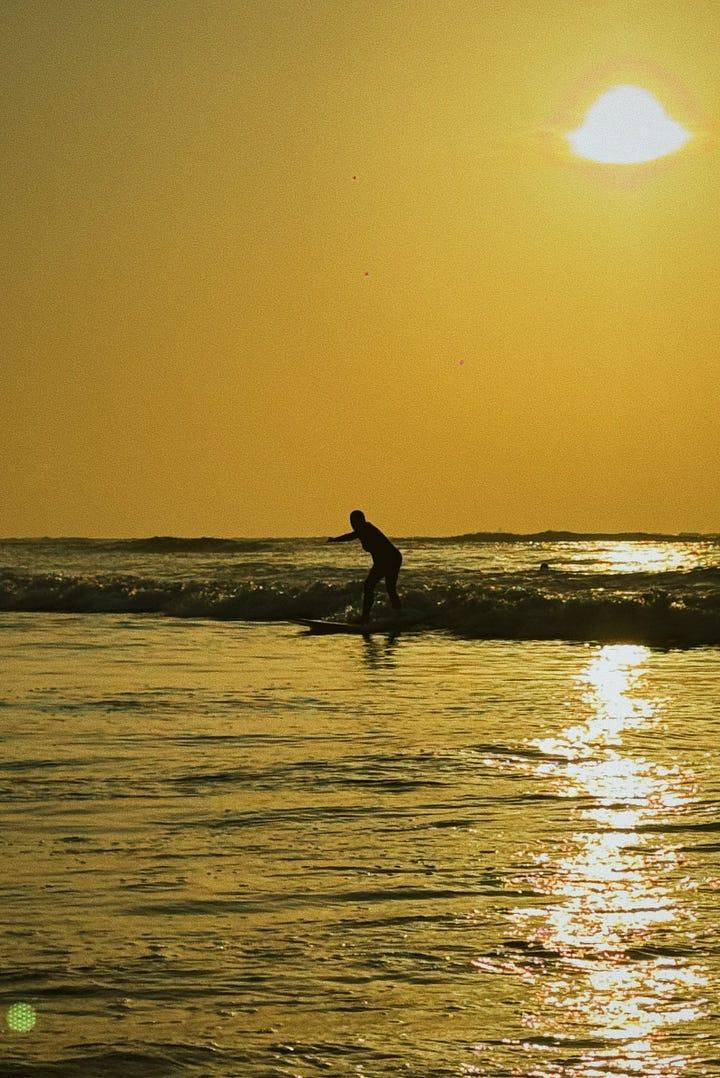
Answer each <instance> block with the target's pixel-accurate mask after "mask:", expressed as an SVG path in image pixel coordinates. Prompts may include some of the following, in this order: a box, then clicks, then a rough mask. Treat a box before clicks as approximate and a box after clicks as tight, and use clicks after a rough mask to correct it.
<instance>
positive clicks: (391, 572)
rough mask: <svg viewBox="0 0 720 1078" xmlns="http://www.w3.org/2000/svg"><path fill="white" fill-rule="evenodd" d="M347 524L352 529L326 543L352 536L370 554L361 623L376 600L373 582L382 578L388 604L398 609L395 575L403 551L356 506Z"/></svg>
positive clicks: (346, 540)
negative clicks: (371, 561)
mask: <svg viewBox="0 0 720 1078" xmlns="http://www.w3.org/2000/svg"><path fill="white" fill-rule="evenodd" d="M350 523H351V524H352V527H353V530H352V531H351V532H346V533H345V534H344V535H336V536H334V537H333V538H332V539H328V543H348V542H350V540H351V539H359V540H360V545H361V546H362V548H363V550H367V552H368V554H371V555H372V560H373V563H372V569H371V570H370V572H369V573H368V575H367V580H366V581H365V587H364V591H363V607H362V616H361V618H360V621H361V623H362V624H363V625H364V624H366V622H367V621H368V619H369V617H370V610H371V609H372V605H373V601H374V599H375V585H376V584H379V582H380V581H381V580H382V579H383V578H384V579H385V587H386V588H387V593H388V595H389V596H390V605H391V606H392V608H393V610H400V607H401V603H400V598H399V596H398V593H397V578H398V574H399V572H400V566H401V565H402V554H401V553H400V551H399V550H398V548H397V547H396V546H394V545H393V543H391V542H390V540H389V539H388V537H387V535H384V534H383V533H382V532H381V531H380V529H379V528H376V527H375V525H374V524H371V523H370V521H369V520H366V519H365V514H364V513H363V512H361V511H360V510H359V509H353V511H352V513H351V514H350Z"/></svg>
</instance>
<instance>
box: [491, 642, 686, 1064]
mask: <svg viewBox="0 0 720 1078" xmlns="http://www.w3.org/2000/svg"><path fill="white" fill-rule="evenodd" d="M648 658H649V652H648V650H647V649H645V648H642V647H635V646H632V647H631V646H609V647H604V648H601V649H600V650H599V651H598V652H596V653H595V654H594V655H593V657H592V659H591V660H590V662H589V663H588V665H587V666H586V668H585V670H584V672H583V673H582V675H581V679H580V682H579V685H578V689H579V693H578V694H577V695H576V702H575V704H574V710H575V713H576V714H578V715H579V718H580V721H578V722H577V723H575V724H573V725H570V726H568V727H567V728H566V729H565V730H563V731H562V732H561V733H560V734H559V735H558V736H557V737H550V738H544V739H539V740H536V741H533V742H532V743H531V745H532V747H533V748H535V749H537V750H538V751H539V752H540V753H541V754H542V756H541V760H540V762H538V761H537V760H534V761H533V762H532V764H531V765H530V766H531V769H532V773H534V775H535V776H536V777H537V778H539V779H541V780H543V782H544V784H545V785H546V786H548V785H549V786H550V788H551V789H552V790H553V792H554V793H555V795H556V796H558V797H561V798H568V799H571V805H572V808H571V812H572V813H573V816H574V820H575V828H574V829H573V830H570V831H569V832H568V831H566V832H565V835H566V837H565V838H564V839H563V838H559V839H558V841H557V843H556V844H551V843H549V842H546V843H544V848H543V849H542V850H541V851H540V852H538V851H537V849H535V851H534V852H531V853H530V854H529V855H528V858H527V860H529V861H530V862H531V865H533V866H534V867H530V866H528V867H527V868H525V870H524V871H523V873H522V876H519V877H518V878H517V879H516V880H515V881H513V882H514V884H516V885H520V887H521V888H522V889H523V890H524V892H525V893H526V894H527V893H528V892H531V893H532V894H533V895H535V896H538V898H540V899H541V901H540V903H537V902H536V903H534V904H532V905H529V904H527V902H526V903H524V904H522V905H518V906H517V907H515V908H514V909H513V910H511V911H510V913H509V919H510V922H511V925H512V930H513V931H512V939H513V940H514V942H512V941H509V942H508V950H509V949H510V948H512V954H508V955H507V960H506V961H505V962H504V963H501V964H500V965H501V966H502V967H503V972H505V973H511V974H514V975H516V976H518V975H519V976H520V977H521V978H522V979H523V980H524V981H525V982H526V983H527V984H528V985H529V986H531V988H530V1001H531V1005H530V1006H529V1007H527V1009H526V1010H525V1013H524V1014H523V1024H524V1026H525V1027H526V1029H528V1030H529V1031H531V1033H532V1037H533V1038H534V1040H533V1044H535V1045H536V1047H537V1050H538V1051H541V1050H542V1051H545V1052H547V1051H548V1050H549V1049H548V1048H547V1045H548V1043H550V1044H553V1045H558V1044H562V1045H573V1046H574V1049H575V1050H574V1053H573V1054H574V1058H575V1061H576V1063H575V1064H574V1065H573V1067H570V1068H568V1069H565V1067H564V1065H563V1069H562V1073H563V1074H568V1075H590V1074H595V1075H603V1074H607V1073H613V1074H617V1073H626V1074H636V1073H637V1074H643V1075H666V1074H667V1075H673V1076H676V1075H680V1074H682V1073H683V1071H684V1070H686V1069H687V1066H688V1065H689V1062H690V1061H689V1060H684V1061H683V1060H681V1059H678V1058H677V1057H674V1058H673V1059H672V1060H671V1059H670V1056H669V1048H668V1047H666V1048H665V1050H664V1051H663V1039H664V1036H665V1034H664V1030H667V1029H668V1027H672V1026H674V1027H677V1025H678V1023H689V1022H692V1021H694V1020H696V1019H699V1018H702V1017H703V1015H704V1014H705V1013H706V1009H707V1003H706V1000H704V999H703V997H702V991H703V987H704V986H706V985H707V973H706V971H705V970H704V969H703V968H701V967H699V966H697V965H693V964H692V963H691V962H690V961H689V960H688V958H687V957H686V953H687V946H686V944H687V939H688V934H689V933H690V932H691V931H692V913H691V909H690V906H689V903H688V901H687V895H686V888H687V881H686V880H684V879H683V876H682V862H681V858H682V854H681V853H680V852H679V851H678V850H677V849H676V848H675V846H674V845H672V844H670V843H669V842H668V838H667V834H666V833H665V834H664V833H663V829H662V820H663V819H667V817H668V816H669V815H675V814H676V813H682V812H685V811H687V810H688V807H689V805H690V803H691V801H692V799H693V794H694V788H693V783H692V778H691V776H689V775H687V774H685V773H683V772H682V771H681V769H680V768H679V767H676V766H661V765H659V764H658V763H657V762H654V761H652V760H648V759H646V758H644V757H643V756H642V755H638V754H636V753H634V752H633V753H631V751H630V750H628V749H627V748H626V747H625V745H624V741H625V740H626V739H627V738H628V735H631V734H632V733H633V732H641V733H642V734H643V735H646V734H647V733H648V732H649V731H651V730H653V729H656V728H657V727H658V725H659V723H660V720H661V716H662V707H663V702H662V700H661V699H659V698H655V697H653V696H651V695H649V694H648V693H647V691H646V689H645V688H644V684H643V683H644V678H645V675H646V672H647V662H648ZM578 701H579V703H578ZM658 736H659V734H658ZM527 860H526V864H527ZM520 887H519V888H518V889H520ZM543 898H544V899H545V901H542V899H543ZM478 968H479V969H481V970H482V969H485V971H486V972H489V969H488V966H487V963H485V962H482V961H481V962H478ZM524 1047H527V1045H524ZM618 1068H620V1069H618ZM533 1073H534V1072H533ZM543 1073H555V1071H554V1069H553V1070H547V1071H543Z"/></svg>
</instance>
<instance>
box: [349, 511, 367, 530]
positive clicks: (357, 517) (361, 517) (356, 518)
mask: <svg viewBox="0 0 720 1078" xmlns="http://www.w3.org/2000/svg"><path fill="white" fill-rule="evenodd" d="M350 523H351V524H352V526H353V528H357V527H358V525H359V524H364V523H365V514H364V513H363V512H362V510H361V509H353V511H352V513H351V514H350Z"/></svg>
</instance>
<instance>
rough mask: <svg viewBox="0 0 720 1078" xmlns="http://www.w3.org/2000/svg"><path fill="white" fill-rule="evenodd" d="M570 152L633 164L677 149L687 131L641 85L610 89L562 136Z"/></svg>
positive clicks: (689, 137)
mask: <svg viewBox="0 0 720 1078" xmlns="http://www.w3.org/2000/svg"><path fill="white" fill-rule="evenodd" d="M565 137H566V138H567V140H568V142H569V144H570V147H571V149H572V151H573V153H574V154H575V155H576V156H577V157H584V158H586V159H587V160H589V161H598V162H600V163H601V164H608V165H637V164H641V163H642V162H644V161H655V160H656V159H657V158H658V157H666V156H667V155H668V154H671V153H675V152H676V151H677V150H679V149H681V148H682V147H683V146H684V145H685V144H686V143H687V142H688V140H689V139H691V138H692V133H691V132H690V131H687V130H686V129H685V128H684V127H683V126H682V124H679V123H678V122H677V121H676V120H673V119H672V117H670V116H668V114H667V112H666V111H665V109H664V108H663V106H662V105H661V104H660V102H659V101H658V100H657V98H656V97H655V96H654V95H653V94H651V93H650V91H649V90H645V89H643V88H642V87H641V86H628V85H623V86H614V87H613V88H612V89H610V90H606V91H605V93H603V94H601V95H600V97H598V99H597V100H596V101H595V102H594V104H592V105H591V106H590V108H589V109H588V111H587V112H586V113H585V117H584V119H583V122H582V124H581V125H580V127H578V128H577V129H576V130H575V131H570V132H568V134H567V135H566V136H565Z"/></svg>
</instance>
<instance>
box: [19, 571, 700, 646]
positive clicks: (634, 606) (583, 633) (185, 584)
mask: <svg viewBox="0 0 720 1078" xmlns="http://www.w3.org/2000/svg"><path fill="white" fill-rule="evenodd" d="M718 573H719V571H718V570H712V571H709V570H702V571H699V572H698V573H697V574H696V575H697V580H696V582H695V583H696V585H697V586H693V583H692V581H691V577H692V575H693V574H691V573H686V574H673V575H672V578H673V581H674V583H675V585H676V586H675V587H673V588H669V587H660V586H657V585H656V586H654V587H652V586H649V578H648V576H647V575H646V574H645V575H643V576H641V577H640V576H639V577H637V578H636V580H635V581H634V583H635V585H636V587H635V588H633V586H632V583H633V582H632V581H630V582H629V581H628V579H627V577H624V578H623V579H622V581H621V584H620V583H619V582H618V581H617V580H616V581H615V586H610V583H609V580H608V578H605V586H598V581H597V580H596V581H595V583H594V585H593V586H588V585H589V582H587V583H586V584H583V582H582V581H581V580H579V579H578V578H575V579H572V580H566V581H564V583H563V582H561V583H557V582H556V583H555V586H554V590H552V591H551V590H549V588H548V586H546V582H543V581H538V582H537V583H536V584H535V585H530V584H528V583H527V580H528V576H527V575H526V576H525V577H524V578H523V580H522V581H518V579H513V578H512V577H508V579H507V580H506V581H504V582H503V581H502V580H501V578H499V577H498V576H494V577H493V580H492V583H488V582H486V583H484V584H483V583H477V584H466V583H464V584H460V583H453V584H442V583H438V582H435V583H430V584H427V585H426V586H423V587H417V588H415V589H410V590H405V591H404V592H403V599H404V602H405V605H406V607H407V608H408V609H409V610H411V611H412V614H413V621H417V622H419V623H420V627H421V628H430V629H435V630H440V631H444V632H449V633H454V634H456V635H458V636H464V637H468V638H474V639H511V640H552V639H557V640H577V641H602V642H613V643H644V644H650V645H655V646H661V647H669V646H675V647H692V646H698V645H713V646H715V645H720V587H718V586H710V584H711V583H712V584H715V585H717V582H718V581H717V578H718ZM666 575H667V574H666ZM710 578H712V580H711V579H710ZM660 579H662V578H660ZM360 592H361V588H360V586H359V583H358V582H357V581H352V582H348V583H346V584H331V583H326V582H322V581H318V582H316V583H314V584H311V585H309V586H308V585H306V584H297V585H294V586H280V585H279V584H270V583H258V582H255V581H253V580H249V581H244V582H243V583H239V584H235V583H232V584H227V585H224V584H222V583H220V582H218V581H207V580H198V581H192V580H191V581H182V582H176V581H160V580H153V579H145V578H137V577H126V576H123V577H79V576H71V575H65V574H61V573H45V574H22V573H13V572H5V573H3V574H0V610H3V611H17V612H20V611H25V612H29V611H43V612H53V613H73V614H78V613H92V614H100V613H103V614H104V613H107V614H120V613H128V614H161V615H165V616H168V617H179V618H183V617H184V618H211V619H216V620H245V621H284V620H285V621H291V620H293V619H295V618H331V619H332V618H335V619H337V618H340V619H343V618H347V617H348V616H349V614H350V611H351V609H353V610H354V611H355V613H357V603H358V599H359V596H360ZM383 600H384V596H381V595H380V593H378V601H377V608H378V609H379V610H380V609H382V610H384V601H383Z"/></svg>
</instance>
